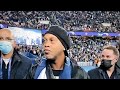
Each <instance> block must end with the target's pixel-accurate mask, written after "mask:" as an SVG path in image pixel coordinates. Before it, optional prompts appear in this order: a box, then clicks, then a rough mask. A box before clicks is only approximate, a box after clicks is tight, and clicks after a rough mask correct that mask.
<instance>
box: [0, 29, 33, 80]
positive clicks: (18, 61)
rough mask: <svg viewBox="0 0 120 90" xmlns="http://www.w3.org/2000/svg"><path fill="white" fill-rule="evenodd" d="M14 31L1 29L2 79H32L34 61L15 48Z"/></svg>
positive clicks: (0, 57) (0, 61)
mask: <svg viewBox="0 0 120 90" xmlns="http://www.w3.org/2000/svg"><path fill="white" fill-rule="evenodd" d="M15 46H16V43H15V38H14V35H13V34H12V32H11V31H10V30H9V29H7V28H3V29H0V79H32V70H31V69H32V61H31V60H29V59H28V58H26V57H25V56H23V55H21V54H19V53H18V51H16V50H15Z"/></svg>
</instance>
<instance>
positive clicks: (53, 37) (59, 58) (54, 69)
mask: <svg viewBox="0 0 120 90" xmlns="http://www.w3.org/2000/svg"><path fill="white" fill-rule="evenodd" d="M43 48H44V53H45V57H46V58H43V59H42V60H41V61H40V63H39V65H38V66H37V69H36V72H35V75H34V79H88V78H89V76H88V74H87V73H86V72H85V71H84V70H83V69H82V68H80V67H79V66H78V65H76V63H74V62H72V60H70V59H69V57H68V53H67V50H68V49H69V48H70V39H69V36H68V34H67V32H66V31H65V30H64V28H62V27H59V26H51V27H50V29H49V31H47V32H46V33H45V35H44V42H43Z"/></svg>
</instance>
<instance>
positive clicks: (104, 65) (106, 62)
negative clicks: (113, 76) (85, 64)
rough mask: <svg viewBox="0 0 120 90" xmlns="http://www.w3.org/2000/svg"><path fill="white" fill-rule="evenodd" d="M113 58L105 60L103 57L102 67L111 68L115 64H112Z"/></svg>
mask: <svg viewBox="0 0 120 90" xmlns="http://www.w3.org/2000/svg"><path fill="white" fill-rule="evenodd" d="M111 61H112V60H105V59H103V60H102V61H101V65H100V68H102V69H103V70H108V69H109V68H111V67H112V66H113V65H112V64H111Z"/></svg>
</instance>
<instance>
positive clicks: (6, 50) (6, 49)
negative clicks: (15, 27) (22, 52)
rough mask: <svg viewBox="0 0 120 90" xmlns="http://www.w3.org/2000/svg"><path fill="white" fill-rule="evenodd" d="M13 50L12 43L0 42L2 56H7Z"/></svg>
mask: <svg viewBox="0 0 120 90" xmlns="http://www.w3.org/2000/svg"><path fill="white" fill-rule="evenodd" d="M12 50H13V47H12V43H11V42H8V41H0V51H1V52H2V53H3V54H8V53H9V52H10V51H12Z"/></svg>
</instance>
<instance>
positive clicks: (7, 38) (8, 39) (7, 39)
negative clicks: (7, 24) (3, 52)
mask: <svg viewBox="0 0 120 90" xmlns="http://www.w3.org/2000/svg"><path fill="white" fill-rule="evenodd" d="M4 40H5V41H9V42H10V41H13V40H14V39H12V38H9V37H6V38H3V37H0V41H4Z"/></svg>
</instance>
